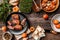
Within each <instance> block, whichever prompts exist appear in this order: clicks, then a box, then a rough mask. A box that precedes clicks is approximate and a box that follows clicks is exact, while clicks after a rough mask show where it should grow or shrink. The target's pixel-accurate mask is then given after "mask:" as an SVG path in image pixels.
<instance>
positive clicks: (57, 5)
mask: <svg viewBox="0 0 60 40" xmlns="http://www.w3.org/2000/svg"><path fill="white" fill-rule="evenodd" d="M56 1H57V4H56V7H55V8H54V9H53V10H50V11H47V10H45V9H43V8H42V10H44V11H45V12H54V11H55V10H57V9H58V7H59V0H56Z"/></svg>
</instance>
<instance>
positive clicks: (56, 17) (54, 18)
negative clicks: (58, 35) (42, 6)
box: [51, 14, 60, 32]
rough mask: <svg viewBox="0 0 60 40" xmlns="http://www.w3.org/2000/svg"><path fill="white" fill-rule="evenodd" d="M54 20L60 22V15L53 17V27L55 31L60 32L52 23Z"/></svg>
mask: <svg viewBox="0 0 60 40" xmlns="http://www.w3.org/2000/svg"><path fill="white" fill-rule="evenodd" d="M53 20H58V21H59V22H60V14H56V15H55V16H53V18H52V19H51V27H52V29H53V30H54V31H56V32H60V29H58V28H56V27H55V24H54V23H53V22H52V21H53Z"/></svg>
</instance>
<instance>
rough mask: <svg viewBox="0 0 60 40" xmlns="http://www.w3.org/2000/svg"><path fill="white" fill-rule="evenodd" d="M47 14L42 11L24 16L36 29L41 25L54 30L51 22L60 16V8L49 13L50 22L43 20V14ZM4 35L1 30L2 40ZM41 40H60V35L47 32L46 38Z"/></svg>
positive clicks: (0, 37)
mask: <svg viewBox="0 0 60 40" xmlns="http://www.w3.org/2000/svg"><path fill="white" fill-rule="evenodd" d="M45 13H46V12H44V11H40V12H39V13H34V12H32V13H30V14H24V15H25V16H26V17H27V18H28V20H29V22H30V25H31V26H35V27H36V26H37V25H40V26H41V27H43V28H44V29H48V30H52V28H51V25H50V21H51V18H52V17H53V16H54V15H56V14H60V6H59V8H58V9H57V10H56V11H55V12H53V13H47V14H48V15H49V19H48V20H44V19H43V18H42V16H43V14H45ZM0 25H1V24H0ZM1 26H2V25H1ZM1 26H0V28H1ZM2 33H3V32H2V31H1V30H0V40H2ZM41 40H60V34H57V35H54V34H52V33H48V32H46V37H44V38H41Z"/></svg>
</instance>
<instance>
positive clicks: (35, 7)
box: [32, 0, 40, 12]
mask: <svg viewBox="0 0 60 40" xmlns="http://www.w3.org/2000/svg"><path fill="white" fill-rule="evenodd" d="M33 3H34V5H33V7H32V9H33V10H34V11H35V12H39V11H40V8H39V7H38V5H37V4H36V2H35V1H34V0H33Z"/></svg>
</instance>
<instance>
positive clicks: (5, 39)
mask: <svg viewBox="0 0 60 40" xmlns="http://www.w3.org/2000/svg"><path fill="white" fill-rule="evenodd" d="M2 37H3V40H11V39H12V35H11V34H10V33H8V32H7V33H4V34H3V36H2Z"/></svg>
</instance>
